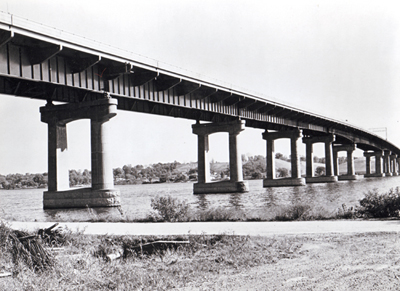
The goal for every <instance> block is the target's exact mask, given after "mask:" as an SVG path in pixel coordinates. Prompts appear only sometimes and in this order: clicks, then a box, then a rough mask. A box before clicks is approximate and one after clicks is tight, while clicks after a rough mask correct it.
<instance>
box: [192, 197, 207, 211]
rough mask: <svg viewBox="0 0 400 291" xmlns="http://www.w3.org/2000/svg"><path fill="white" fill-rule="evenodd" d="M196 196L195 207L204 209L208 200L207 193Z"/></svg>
mask: <svg viewBox="0 0 400 291" xmlns="http://www.w3.org/2000/svg"><path fill="white" fill-rule="evenodd" d="M195 196H196V198H197V203H196V204H197V208H199V209H201V210H206V209H207V207H208V205H209V204H210V202H208V201H207V195H205V194H196V195H195Z"/></svg>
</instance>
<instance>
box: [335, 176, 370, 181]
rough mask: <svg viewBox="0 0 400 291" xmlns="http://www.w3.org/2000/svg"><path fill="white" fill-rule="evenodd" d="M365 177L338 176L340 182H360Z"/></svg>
mask: <svg viewBox="0 0 400 291" xmlns="http://www.w3.org/2000/svg"><path fill="white" fill-rule="evenodd" d="M363 178H364V175H341V176H338V180H339V181H349V180H359V179H363Z"/></svg>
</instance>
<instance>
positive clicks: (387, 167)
mask: <svg viewBox="0 0 400 291" xmlns="http://www.w3.org/2000/svg"><path fill="white" fill-rule="evenodd" d="M383 152H384V156H383V169H384V173H385V175H386V176H392V172H391V170H390V155H391V154H392V152H391V151H389V150H384V151H383Z"/></svg>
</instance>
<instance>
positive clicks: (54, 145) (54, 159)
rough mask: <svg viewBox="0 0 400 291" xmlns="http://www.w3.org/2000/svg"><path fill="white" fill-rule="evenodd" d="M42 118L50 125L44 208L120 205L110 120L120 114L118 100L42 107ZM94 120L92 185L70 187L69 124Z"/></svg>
mask: <svg viewBox="0 0 400 291" xmlns="http://www.w3.org/2000/svg"><path fill="white" fill-rule="evenodd" d="M40 112H41V120H42V121H43V122H45V123H47V124H48V175H49V182H48V184H49V187H48V191H45V192H44V193H43V208H44V209H49V208H84V207H109V206H120V204H121V203H120V193H119V190H117V189H115V188H114V181H113V173H112V166H111V162H110V154H111V149H110V146H109V138H110V132H109V130H108V125H107V122H108V121H109V119H111V118H112V117H114V116H115V115H116V114H117V100H115V99H110V98H105V99H101V100H96V101H90V102H82V103H70V104H65V105H53V104H52V103H48V104H47V105H46V106H44V107H41V108H40ZM79 119H90V121H91V152H92V157H91V161H92V187H91V188H79V189H69V172H68V171H69V169H68V164H67V163H66V162H67V159H66V157H65V156H66V152H67V148H68V146H67V134H66V132H67V131H66V125H67V123H68V122H71V121H74V120H79Z"/></svg>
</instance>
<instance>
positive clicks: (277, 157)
mask: <svg viewBox="0 0 400 291" xmlns="http://www.w3.org/2000/svg"><path fill="white" fill-rule="evenodd" d="M282 158H283V154H281V153H276V154H275V159H280V160H281V159H282Z"/></svg>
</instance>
